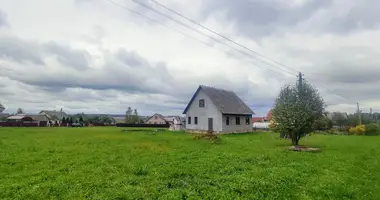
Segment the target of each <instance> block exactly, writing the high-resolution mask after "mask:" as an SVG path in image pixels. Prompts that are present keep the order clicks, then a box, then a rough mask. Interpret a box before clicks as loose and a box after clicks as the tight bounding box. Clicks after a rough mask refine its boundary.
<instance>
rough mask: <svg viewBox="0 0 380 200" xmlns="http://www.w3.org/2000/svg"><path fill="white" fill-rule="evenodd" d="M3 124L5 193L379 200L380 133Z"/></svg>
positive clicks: (0, 159) (0, 180)
mask: <svg viewBox="0 0 380 200" xmlns="http://www.w3.org/2000/svg"><path fill="white" fill-rule="evenodd" d="M289 144H290V142H289V141H286V140H282V139H280V138H279V135H278V134H274V133H252V134H241V135H225V136H221V137H220V141H219V142H217V143H213V142H210V141H207V140H203V139H201V140H194V139H193V137H192V136H191V135H189V134H185V133H181V132H122V129H121V128H114V127H112V128H95V127H92V128H0V199H23V200H24V199H38V200H41V199H101V200H104V199H260V200H261V199H292V200H293V199H339V200H340V199H365V200H369V199H379V198H380V159H379V158H380V137H377V136H374V137H369V136H367V137H366V136H330V135H313V136H311V137H308V138H306V139H303V140H301V144H306V145H312V146H315V147H321V148H322V152H320V153H307V152H290V151H285V150H284V148H285V147H286V146H287V145H289Z"/></svg>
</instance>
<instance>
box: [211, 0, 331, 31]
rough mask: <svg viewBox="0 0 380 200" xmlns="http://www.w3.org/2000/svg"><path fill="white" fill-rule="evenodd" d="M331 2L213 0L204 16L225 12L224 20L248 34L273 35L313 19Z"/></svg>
mask: <svg viewBox="0 0 380 200" xmlns="http://www.w3.org/2000/svg"><path fill="white" fill-rule="evenodd" d="M330 2H331V1H328V0H310V1H306V3H304V4H303V5H301V6H297V7H291V6H289V5H288V4H289V3H285V2H283V1H274V0H270V1H263V0H237V1H229V0H212V1H207V3H206V4H205V9H204V16H205V17H209V16H210V15H212V14H213V13H215V12H218V11H223V12H225V13H226V18H225V20H229V21H232V22H234V23H236V25H237V28H238V29H239V31H240V32H242V33H243V34H244V35H247V36H249V37H254V36H263V35H268V34H272V33H273V32H274V31H275V30H278V29H283V27H288V26H295V25H297V24H298V23H299V22H301V21H303V20H305V19H307V18H310V17H311V16H312V15H313V14H314V13H316V12H317V11H318V10H320V9H323V8H325V7H327V6H328V5H329V4H330Z"/></svg>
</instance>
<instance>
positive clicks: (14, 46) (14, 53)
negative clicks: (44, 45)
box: [0, 36, 44, 65]
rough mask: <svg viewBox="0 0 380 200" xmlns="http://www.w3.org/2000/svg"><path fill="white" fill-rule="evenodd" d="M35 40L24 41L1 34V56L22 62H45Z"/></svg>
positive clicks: (40, 63) (38, 63)
mask: <svg viewBox="0 0 380 200" xmlns="http://www.w3.org/2000/svg"><path fill="white" fill-rule="evenodd" d="M38 48H39V46H38V44H37V43H35V42H29V41H24V40H22V39H20V38H17V37H13V36H0V58H2V59H10V60H13V61H15V62H19V63H22V64H26V63H33V64H36V65H42V64H44V62H43V60H42V58H41V55H40V54H39V49H38Z"/></svg>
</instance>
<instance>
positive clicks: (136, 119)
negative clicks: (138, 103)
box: [133, 109, 140, 124]
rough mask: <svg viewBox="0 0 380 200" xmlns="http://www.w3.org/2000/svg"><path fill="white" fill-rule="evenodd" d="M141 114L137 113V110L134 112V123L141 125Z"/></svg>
mask: <svg viewBox="0 0 380 200" xmlns="http://www.w3.org/2000/svg"><path fill="white" fill-rule="evenodd" d="M139 118H140V117H139V114H138V113H137V109H135V110H134V112H133V123H134V124H138V123H139Z"/></svg>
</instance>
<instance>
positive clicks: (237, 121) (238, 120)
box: [236, 117, 240, 125]
mask: <svg viewBox="0 0 380 200" xmlns="http://www.w3.org/2000/svg"><path fill="white" fill-rule="evenodd" d="M236 125H240V117H236Z"/></svg>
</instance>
